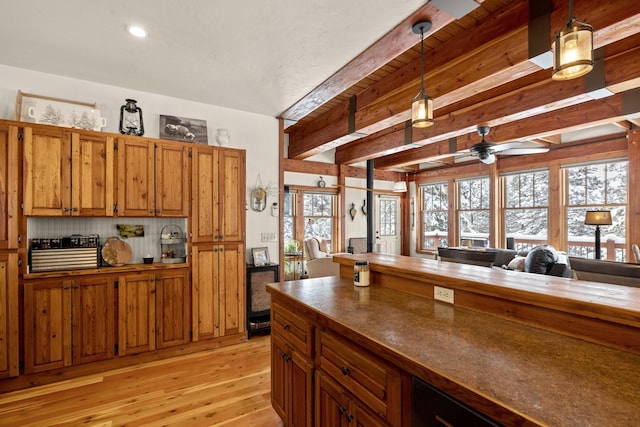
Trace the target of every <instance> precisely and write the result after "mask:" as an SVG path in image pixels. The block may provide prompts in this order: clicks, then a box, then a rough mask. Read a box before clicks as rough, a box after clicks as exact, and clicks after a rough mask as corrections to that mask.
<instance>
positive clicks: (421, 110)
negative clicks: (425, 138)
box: [411, 21, 433, 128]
mask: <svg viewBox="0 0 640 427" xmlns="http://www.w3.org/2000/svg"><path fill="white" fill-rule="evenodd" d="M430 29H431V21H420V22H417V23H415V24H414V25H413V32H414V33H416V34H420V92H418V94H417V95H416V97H415V98H413V101H412V102H411V125H412V126H415V127H417V128H426V127H427V126H431V125H432V124H433V99H431V98H429V97H428V96H427V91H426V90H425V89H424V33H425V32H427V31H429V30H430Z"/></svg>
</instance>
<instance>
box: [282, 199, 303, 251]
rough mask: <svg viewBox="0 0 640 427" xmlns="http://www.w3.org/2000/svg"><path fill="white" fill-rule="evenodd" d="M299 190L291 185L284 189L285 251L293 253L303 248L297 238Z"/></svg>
mask: <svg viewBox="0 0 640 427" xmlns="http://www.w3.org/2000/svg"><path fill="white" fill-rule="evenodd" d="M297 196H298V192H297V191H296V190H290V189H289V187H285V189H284V209H283V223H284V252H285V253H293V252H298V251H299V250H300V249H301V246H300V244H298V243H297V240H298V239H297V238H296V221H295V213H296V200H297Z"/></svg>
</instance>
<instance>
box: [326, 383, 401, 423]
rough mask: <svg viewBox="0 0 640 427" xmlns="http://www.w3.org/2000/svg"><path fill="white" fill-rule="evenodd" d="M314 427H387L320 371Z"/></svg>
mask: <svg viewBox="0 0 640 427" xmlns="http://www.w3.org/2000/svg"><path fill="white" fill-rule="evenodd" d="M315 394H316V411H315V414H316V418H315V419H316V425H321V426H323V427H347V426H357V427H389V425H390V424H388V423H387V422H385V421H384V420H382V419H380V418H379V417H377V416H376V415H374V414H372V413H371V412H369V411H368V410H367V409H366V408H365V407H364V406H362V405H361V404H359V403H358V401H356V400H355V399H354V398H353V397H352V396H351V395H350V394H349V393H348V392H347V391H346V390H345V389H344V388H343V387H342V386H340V385H339V384H338V383H337V382H335V381H333V380H332V379H331V378H330V377H329V376H327V375H326V374H324V373H323V372H322V371H317V373H316V390H315Z"/></svg>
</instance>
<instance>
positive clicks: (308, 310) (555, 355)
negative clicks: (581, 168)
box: [268, 254, 640, 426]
mask: <svg viewBox="0 0 640 427" xmlns="http://www.w3.org/2000/svg"><path fill="white" fill-rule="evenodd" d="M355 259H367V260H369V262H370V266H371V271H372V275H371V278H372V280H371V281H372V285H371V286H370V287H367V288H356V287H354V286H353V281H352V279H351V272H352V271H353V267H352V266H353V262H354V261H355ZM334 261H337V262H339V263H340V264H341V275H342V277H328V278H319V279H308V280H301V281H293V282H285V283H280V284H272V285H269V288H268V290H269V292H270V293H271V295H272V301H273V310H272V313H273V314H272V316H273V317H272V324H273V327H274V328H276V330H274V339H275V342H276V343H280V344H281V345H280V347H285V349H287V348H288V349H289V350H292V351H293V353H294V354H295V353H296V351H295V350H296V348H298V349H299V348H300V347H299V346H296V345H295V339H297V338H300V337H303V336H304V342H305V343H306V345H307V347H306V349H305V351H304V353H306V354H303V356H306V363H307V365H306V371H305V372H306V378H307V379H308V378H310V377H311V375H315V378H316V381H315V383H316V385H315V390H311V388H310V386H308V387H307V388H306V392H307V393H309V394H311V395H312V397H313V398H312V397H311V396H305V399H306V401H307V402H308V403H310V404H311V405H312V409H309V410H310V411H311V412H313V414H314V415H315V421H316V425H321V424H319V421H320V419H321V418H319V417H327V414H330V413H331V412H330V410H329V409H330V408H329V405H328V404H327V403H326V402H327V401H328V400H330V399H328V398H327V397H326V396H329V395H331V391H332V390H334V389H336V387H333V385H335V384H333V385H331V384H330V385H331V386H328V387H324V383H325V382H326V380H325V378H326V377H328V379H333V380H335V381H334V382H335V383H340V382H342V386H343V390H342V392H343V396H346V398H348V399H351V401H352V402H350V403H349V404H350V405H352V406H347V405H342V404H340V403H339V402H341V401H340V400H339V398H338V397H336V398H335V401H336V402H338V404H336V407H337V410H339V411H340V413H341V415H342V412H343V411H342V409H345V408H346V410H345V411H346V413H347V416H349V415H351V416H353V415H352V414H353V413H355V414H356V415H355V416H356V417H357V416H358V414H357V410H358V409H361V408H364V412H363V411H361V412H363V413H364V415H363V416H362V417H361V418H363V419H366V417H370V418H371V417H373V418H375V419H376V420H381V422H380V423H379V424H380V425H384V424H383V422H386V423H389V424H391V425H403V426H409V425H411V422H410V418H411V416H412V415H411V414H412V408H411V379H412V378H413V377H415V378H419V379H421V380H423V381H424V382H426V383H428V384H430V385H432V386H434V387H435V388H437V389H438V390H440V391H442V392H444V393H446V394H447V395H448V396H451V397H453V398H454V399H455V400H457V401H458V402H460V403H461V404H463V405H464V406H466V407H470V408H473V409H474V410H476V411H478V412H480V413H481V414H484V415H486V416H487V417H489V418H490V419H492V420H494V421H496V422H497V423H501V424H504V425H550V426H587V425H588V426H612V425H615V426H632V425H637V419H638V418H637V417H638V414H639V413H640V403H639V402H640V355H638V354H637V352H635V351H634V350H635V349H637V346H638V341H640V334H639V333H638V332H640V329H638V327H637V326H636V322H637V319H638V315H639V314H640V309H638V306H639V304H640V299H638V298H640V295H635V294H633V292H634V291H631V292H629V293H627V291H628V290H627V289H618V288H616V287H613V288H609V287H607V286H600V285H595V284H593V283H591V282H580V281H571V280H570V279H564V278H547V277H546V276H538V275H531V274H524V275H522V274H523V273H520V276H515V275H514V274H506V273H514V272H503V271H497V270H492V269H489V268H486V267H478V266H461V265H459V264H450V263H442V262H438V261H430V260H420V259H415V258H408V257H393V256H388V255H379V254H366V255H354V256H348V255H345V256H339V257H334ZM515 274H518V273H515ZM536 281H539V282H540V283H541V284H539V285H534V283H535V282H536ZM492 282H493V283H492ZM496 282H502V283H496ZM434 283H439V284H440V285H442V286H447V287H448V288H450V289H453V290H454V291H455V297H456V298H457V297H458V295H460V296H461V300H460V302H461V303H462V304H466V305H469V306H473V307H470V308H469V307H464V306H460V305H459V304H458V300H455V301H454V304H450V303H446V302H441V301H434V300H433V284H434ZM536 286H539V287H540V289H534V288H535V287H536ZM576 286H583V287H585V289H591V291H588V292H587V295H588V294H589V293H591V296H588V297H585V296H584V295H583V296H582V297H580V296H579V295H578V294H579V292H577V291H575V290H572V289H574V288H575V287H576ZM598 286H599V288H598V289H600V290H599V291H598V292H596V291H595V290H594V289H595V288H597V287H598ZM554 287H556V288H555V289H554ZM576 289H577V288H576ZM429 292H431V297H429ZM573 293H575V294H576V295H575V296H572V295H573ZM596 293H602V294H603V295H604V296H603V297H602V298H600V299H596V298H595V297H594V295H595V294H596ZM621 293H625V294H624V295H625V298H623V297H622V296H621V295H622V294H621ZM489 294H491V295H489ZM469 295H478V296H479V298H480V301H482V302H481V303H474V302H473V301H472V300H473V298H472V297H471V296H469ZM607 295H608V296H607ZM486 298H496V301H498V300H500V301H507V300H511V299H512V300H513V302H514V303H517V304H519V305H523V306H525V305H526V306H530V307H533V308H534V309H532V310H533V311H523V310H522V307H520V306H518V307H519V308H518V310H520V314H517V316H513V317H512V318H509V316H508V315H505V314H504V313H499V312H498V310H491V309H488V310H483V309H481V308H478V307H479V306H484V305H486V306H487V307H488V306H489V305H490V304H489V303H488V302H487V300H486ZM629 298H637V299H635V300H630V299H629ZM469 301H472V302H469ZM527 301H529V302H527ZM498 304H503V302H502V303H500V302H499V303H498ZM537 309H540V310H545V311H544V312H545V313H549V314H550V316H551V317H552V318H554V319H557V318H558V317H554V316H556V312H557V313H560V312H564V311H566V312H568V313H567V315H568V316H574V317H575V318H574V320H575V322H574V323H577V324H581V325H582V323H581V322H582V321H583V320H582V319H587V320H584V321H585V322H595V323H585V324H600V323H601V324H602V325H603V326H602V327H603V328H604V329H605V330H611V329H609V328H610V327H612V328H613V329H614V330H615V329H616V328H620V329H621V330H622V332H621V334H618V335H616V337H613V338H612V339H611V340H610V341H611V344H610V345H603V344H602V343H595V342H597V341H599V338H598V336H599V334H590V333H585V334H584V336H581V337H579V338H577V337H576V336H578V335H580V334H577V333H574V332H572V331H573V329H572V327H571V326H568V327H567V332H566V333H563V332H562V331H563V329H564V325H556V326H555V328H543V327H541V325H540V322H538V320H536V319H537V317H538V314H537V313H536V312H535V310H537ZM279 311H281V312H284V314H285V321H280V322H279V321H278V316H279V315H278V312H279ZM516 311H517V310H516ZM523 312H524V313H525V314H522V313H523ZM526 316H530V318H531V319H532V321H531V323H533V325H532V324H528V323H529V322H525V321H523V318H524V317H526ZM576 319H577V320H576ZM516 320H517V321H516ZM294 324H297V325H300V324H302V325H304V327H303V328H302V329H296V328H295V327H292V325H294ZM612 325H613V326H612ZM285 326H286V327H285ZM278 327H280V329H281V330H280V331H278V330H277V328H278ZM549 329H555V330H549ZM283 330H284V332H283ZM301 331H303V332H304V333H302V334H301V333H300V332H301ZM626 332H628V333H629V334H628V335H625V333H626ZM633 332H635V334H633ZM290 334H292V335H294V338H295V339H294V345H292V346H290V347H287V345H286V340H287V338H289V339H291V336H289V335H290ZM570 335H573V336H570ZM592 335H595V336H596V338H593V336H592ZM281 336H282V337H283V340H284V341H285V343H284V344H282V341H280V337H281ZM621 337H624V338H621ZM629 339H631V340H632V341H634V342H629V343H628V345H627V347H626V348H625V350H621V349H620V347H623V348H624V347H625V344H624V343H623V342H621V341H628V340H629ZM334 341H335V342H338V343H339V344H340V345H341V346H342V347H340V346H339V345H333V344H332V343H333V342H334ZM590 341H595V342H590ZM314 343H315V345H314ZM341 348H344V351H343V350H341ZM340 352H342V354H338V355H337V356H336V353H340ZM283 353H286V351H285V352H277V351H276V352H275V353H274V354H272V357H273V358H274V360H275V359H278V358H280V359H283V360H286V359H287V357H290V356H289V353H287V354H285V356H283ZM298 353H300V351H298ZM354 355H357V356H358V357H362V358H366V360H365V362H367V363H359V364H356V363H354V362H356V361H357V362H362V360H361V359H354V357H356V356H354ZM332 360H338V361H339V362H340V363H342V364H344V365H347V366H345V367H346V372H347V374H344V372H342V375H343V377H340V375H341V374H340V371H339V370H335V369H333V365H334V363H331V362H332ZM369 362H370V363H369ZM340 363H338V365H339V364H340ZM350 363H351V364H350ZM276 365H277V363H276ZM299 366H304V363H302V364H299ZM345 367H342V368H343V370H344V368H345ZM378 369H379V370H380V371H381V372H378ZM282 372H284V371H282V370H281V369H280V370H279V369H275V370H273V371H272V381H273V382H272V387H275V388H277V387H278V382H279V381H280V379H279V375H280V374H281V373H282ZM368 374H370V375H368ZM274 375H275V378H274ZM298 378H299V376H298ZM398 378H399V380H400V382H401V386H399V387H398V385H397V380H398ZM370 380H371V381H370ZM374 380H375V381H374ZM370 383H375V384H378V386H379V387H378V389H377V390H378V391H379V392H378V393H376V392H375V390H376V387H369V388H367V387H366V386H367V384H370ZM363 384H364V387H361V385H363ZM300 385H301V384H298V385H296V384H293V389H296V387H297V390H300V389H301V388H302V389H303V390H304V389H305V388H304V386H303V387H299V386H300ZM332 387H333V388H332ZM327 390H328V391H327ZM400 390H401V391H400ZM275 391H276V393H275V396H276V398H277V395H278V390H275ZM392 391H393V392H394V393H395V392H399V393H400V394H401V396H400V397H397V399H398V401H399V402H400V403H399V405H398V403H397V401H391V400H388V398H389V396H390V395H391V392H392ZM297 396H300V393H297ZM333 396H335V393H334V394H333ZM376 396H377V399H376V398H375V397H376ZM314 398H315V399H314ZM385 399H387V400H385ZM353 402H355V404H353ZM394 405H396V406H399V408H398V410H399V411H400V413H399V414H397V413H395V412H394V407H393V406H394ZM274 407H276V409H277V410H278V408H277V405H275V404H274ZM351 407H355V409H356V410H355V411H351V410H350V409H349V408H351ZM289 408H290V407H289ZM286 409H287V407H286V406H285V407H284V408H281V416H283V414H284V416H283V418H284V419H285V420H287V418H286V417H287V416H290V415H289V413H288V412H287V411H286ZM306 416H307V417H308V418H307V419H310V417H311V415H309V414H306ZM376 417H377V418H376ZM322 425H324V420H323V424H322Z"/></svg>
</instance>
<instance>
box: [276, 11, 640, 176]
mask: <svg viewBox="0 0 640 427" xmlns="http://www.w3.org/2000/svg"><path fill="white" fill-rule="evenodd" d="M477 2H478V6H477V7H476V8H475V10H473V11H471V12H470V13H469V14H467V15H466V16H464V17H462V18H460V19H456V18H454V17H453V16H451V15H449V14H448V13H446V12H444V11H442V10H440V9H438V8H437V7H435V6H434V5H432V4H431V3H427V4H425V5H424V6H423V7H422V8H420V9H419V10H418V11H416V12H415V13H414V14H413V15H412V16H409V17H407V18H406V19H405V20H404V21H403V22H402V23H400V24H399V25H398V26H397V27H395V28H394V29H393V30H392V31H391V32H389V33H388V34H387V35H386V36H384V37H383V38H382V39H380V40H379V41H377V42H376V43H375V44H373V45H372V46H370V48H369V49H367V50H366V51H365V52H362V53H361V54H360V55H359V56H358V57H357V58H355V59H354V60H353V61H352V62H350V63H349V64H347V65H346V66H345V67H343V68H342V69H341V70H339V71H338V72H336V73H335V74H334V75H333V76H332V77H331V78H329V79H328V80H326V81H325V82H324V83H323V84H321V85H320V86H318V87H317V88H316V89H315V90H313V91H312V92H311V93H309V94H308V95H307V96H306V97H304V98H303V99H301V100H300V101H299V102H297V103H296V104H294V105H292V106H291V107H290V108H288V109H287V110H286V111H284V112H283V113H282V114H281V118H282V119H284V123H285V124H284V126H285V128H284V131H285V133H286V134H288V141H289V143H288V144H289V145H288V158H289V159H294V160H305V159H309V158H310V157H312V156H314V155H316V154H319V153H322V152H324V151H327V150H333V149H335V163H336V164H338V165H345V166H350V165H355V164H359V163H360V162H362V161H365V160H372V159H374V160H375V161H374V168H375V169H376V170H389V171H407V172H412V171H413V172H415V171H418V170H420V167H421V166H420V164H424V163H425V162H434V161H435V162H439V163H440V164H445V165H446V164H452V163H453V161H454V157H456V156H455V154H456V153H458V154H459V153H461V152H464V151H465V150H466V151H467V152H468V149H469V148H470V147H471V146H472V145H473V144H475V143H477V142H479V141H480V136H479V135H478V134H477V132H476V129H477V126H478V125H488V126H491V132H490V133H489V135H488V137H487V139H488V140H489V141H492V142H496V143H504V142H508V141H516V140H533V141H536V142H540V143H543V144H548V145H549V147H550V149H551V150H553V147H554V146H558V144H560V143H561V142H562V135H564V134H566V133H567V132H572V131H576V130H580V129H587V128H594V129H595V127H601V128H602V127H603V125H609V126H605V127H606V128H607V129H613V131H611V132H617V131H619V132H620V133H622V132H626V131H627V130H629V129H630V128H632V127H633V126H637V125H640V120H638V119H637V117H638V114H637V113H638V112H640V90H639V89H638V88H639V87H640V2H639V1H637V0H617V1H610V2H602V1H600V0H577V1H575V2H574V16H575V17H576V18H577V19H579V20H581V21H583V22H587V23H589V24H591V25H592V26H593V27H594V44H595V49H596V59H597V61H596V67H595V68H594V70H593V71H591V72H590V73H589V74H587V75H586V76H585V77H581V78H577V79H574V80H568V81H563V82H561V81H554V80H552V79H551V68H547V69H542V68H541V67H540V66H538V65H536V64H535V63H534V62H532V61H531V60H530V58H532V57H535V56H537V55H538V54H543V53H544V52H548V51H549V46H550V44H551V40H552V39H553V37H554V34H555V32H556V31H557V30H558V29H560V28H562V27H563V26H564V25H565V23H566V20H567V16H568V13H569V12H568V0H553V1H547V0H535V2H534V0H532V3H533V7H534V8H536V9H537V10H532V11H531V12H530V5H529V0H513V1H509V0H485V1H481V0H477ZM545 9H546V12H545ZM423 19H429V20H431V21H432V23H433V27H432V29H431V30H430V31H429V32H428V33H426V34H425V87H426V90H427V93H428V94H429V96H431V97H432V98H434V109H435V112H434V116H435V124H434V125H433V126H430V127H427V128H422V129H418V128H412V127H411V126H410V125H409V124H408V121H409V119H410V106H411V99H412V98H413V97H414V96H415V95H416V94H417V93H418V90H419V87H420V37H419V36H418V35H416V34H414V33H413V32H412V25H413V23H415V22H417V21H420V20H423ZM530 50H531V52H530ZM603 90H605V91H603ZM606 90H608V91H609V92H610V94H611V95H610V96H606V97H604V98H600V99H596V98H597V97H596V96H594V95H595V94H601V93H603V92H604V93H607V92H606ZM612 125H613V126H612ZM476 161H477V160H476ZM436 164H438V163H436ZM286 165H288V166H292V163H291V162H289V163H287V164H286ZM286 167H287V166H285V168H286ZM423 167H424V166H423ZM292 168H293V169H298V170H299V169H300V167H299V166H298V167H295V166H292Z"/></svg>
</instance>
